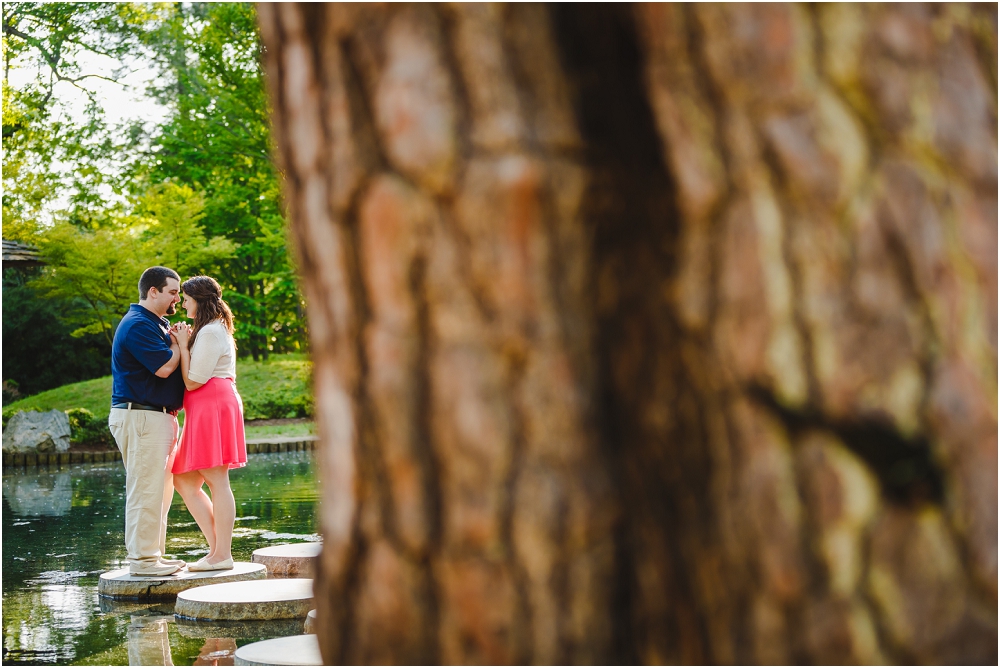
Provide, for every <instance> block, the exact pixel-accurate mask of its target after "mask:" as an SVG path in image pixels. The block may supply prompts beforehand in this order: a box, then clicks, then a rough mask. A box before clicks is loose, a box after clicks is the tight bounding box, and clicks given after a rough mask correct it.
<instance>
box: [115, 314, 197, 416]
mask: <svg viewBox="0 0 1000 668" xmlns="http://www.w3.org/2000/svg"><path fill="white" fill-rule="evenodd" d="M170 355H171V352H170V322H169V321H168V320H167V319H166V318H161V317H159V316H157V315H156V314H155V313H153V312H152V311H150V310H149V309H147V308H145V307H144V306H140V305H139V304H132V305H131V306H130V307H129V309H128V313H126V314H125V317H124V318H122V320H121V322H120V323H118V329H117V330H116V331H115V340H114V343H112V344H111V377H112V379H113V383H112V389H111V403H112V404H120V403H125V402H129V401H131V402H132V403H137V404H147V405H150V406H166V407H167V408H168V409H176V408H180V407H181V404H183V403H184V379H183V378H182V377H181V368H180V365H179V364H178V365H177V369H176V370H175V371H174V372H173V373H172V374H170V376H168V377H167V378H159V377H158V376H157V375H156V371H157V370H158V369H159V368H160V367H161V366H163V365H164V364H166V363H167V362H169V361H170Z"/></svg>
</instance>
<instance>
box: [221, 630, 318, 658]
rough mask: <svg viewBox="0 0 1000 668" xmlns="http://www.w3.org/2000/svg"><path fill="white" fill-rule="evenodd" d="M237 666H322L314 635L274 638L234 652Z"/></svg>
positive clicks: (245, 646)
mask: <svg viewBox="0 0 1000 668" xmlns="http://www.w3.org/2000/svg"><path fill="white" fill-rule="evenodd" d="M234 663H235V664H236V665H237V666H322V665H323V657H322V656H320V654H319V641H318V640H317V639H316V636H314V635H305V636H289V637H287V638H274V639H272V640H261V641H260V642H255V643H251V644H249V645H244V646H243V647H240V648H239V649H237V650H236V657H235V661H234Z"/></svg>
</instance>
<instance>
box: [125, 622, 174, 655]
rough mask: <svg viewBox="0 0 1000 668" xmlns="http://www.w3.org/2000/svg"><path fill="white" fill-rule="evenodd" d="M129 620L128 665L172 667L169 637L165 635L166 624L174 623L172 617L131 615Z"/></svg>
mask: <svg viewBox="0 0 1000 668" xmlns="http://www.w3.org/2000/svg"><path fill="white" fill-rule="evenodd" d="M131 620H132V621H131V623H130V624H129V625H128V665H130V666H172V665H174V657H173V654H172V653H171V652H170V637H169V636H168V635H167V623H168V622H172V621H174V616H173V615H162V616H155V617H154V616H149V615H132V616H131Z"/></svg>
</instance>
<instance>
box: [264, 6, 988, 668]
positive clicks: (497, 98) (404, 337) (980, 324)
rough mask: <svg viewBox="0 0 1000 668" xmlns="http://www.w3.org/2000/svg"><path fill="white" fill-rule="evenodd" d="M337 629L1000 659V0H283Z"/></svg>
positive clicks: (679, 653) (288, 161)
mask: <svg viewBox="0 0 1000 668" xmlns="http://www.w3.org/2000/svg"><path fill="white" fill-rule="evenodd" d="M259 14H260V21H261V29H262V33H263V38H264V44H265V47H266V54H265V67H266V71H267V74H268V79H269V85H270V90H271V95H272V103H273V114H274V127H275V136H276V140H277V154H278V159H279V162H280V164H281V165H282V169H283V172H284V176H285V197H286V202H287V207H288V210H289V214H290V220H291V225H292V232H293V237H294V240H295V244H296V246H297V253H298V261H299V266H300V267H301V271H302V273H303V276H304V291H305V295H306V301H307V303H308V315H309V324H310V334H311V336H312V344H311V345H312V356H313V360H314V364H315V370H314V373H315V390H316V409H317V419H318V422H319V430H320V434H321V441H322V448H321V449H320V451H319V452H318V468H319V472H320V478H321V482H322V486H323V494H322V508H321V513H322V514H321V530H322V533H323V536H324V541H325V542H324V550H323V555H322V557H321V560H320V568H319V574H318V576H317V582H316V600H317V607H318V615H319V627H320V629H321V630H320V632H319V638H320V646H321V649H322V652H323V657H324V660H325V661H326V662H327V663H407V664H422V663H448V664H458V663H494V664H504V663H546V664H562V663H597V664H602V663H621V662H624V663H640V662H641V663H676V662H681V663H778V664H782V663H799V662H812V663H831V664H832V663H851V662H861V663H876V662H904V663H909V662H917V663H958V662H973V663H995V662H996V660H997V264H996V261H997V260H996V258H997V151H996V147H997V139H996V128H997V87H996V81H997V79H996V62H997V15H996V7H995V6H973V7H968V6H961V5H947V6H943V7H930V6H926V5H918V6H912V7H908V6H898V5H889V6H866V5H850V6H841V5H820V6H816V5H814V6H808V7H803V6H791V5H723V6H716V5H639V6H634V7H632V6H628V5H585V6H576V7H574V6H566V5H554V6H545V5H524V4H517V5H502V6H492V5H448V6H432V5H420V6H406V5H377V6H358V5H339V4H338V5H320V4H304V5H294V4H274V5H271V4H262V5H260V8H259Z"/></svg>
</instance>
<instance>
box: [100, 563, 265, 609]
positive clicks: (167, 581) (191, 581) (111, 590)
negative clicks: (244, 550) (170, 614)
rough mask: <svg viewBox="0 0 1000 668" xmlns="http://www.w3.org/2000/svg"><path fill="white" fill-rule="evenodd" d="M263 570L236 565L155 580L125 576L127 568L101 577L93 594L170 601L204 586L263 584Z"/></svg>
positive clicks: (183, 572) (245, 565) (180, 572)
mask: <svg viewBox="0 0 1000 668" xmlns="http://www.w3.org/2000/svg"><path fill="white" fill-rule="evenodd" d="M266 577H267V568H266V567H265V566H264V565H263V564H251V563H247V562H245V561H237V562H235V563H234V564H233V568H232V569H230V570H228V571H194V572H192V571H189V570H183V571H179V572H178V573H177V574H176V575H158V576H155V577H149V576H140V575H129V573H128V567H127V566H126V567H125V568H119V569H118V570H116V571H108V572H107V573H102V574H101V577H100V579H99V580H98V582H97V593H98V594H100V595H101V596H106V597H108V598H113V599H124V600H130V601H156V600H166V599H172V598H174V597H176V596H177V594H179V593H180V592H182V591H184V590H186V589H191V588H193V587H200V586H202V585H205V584H215V583H220V582H243V581H247V580H263V579H264V578H266Z"/></svg>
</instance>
